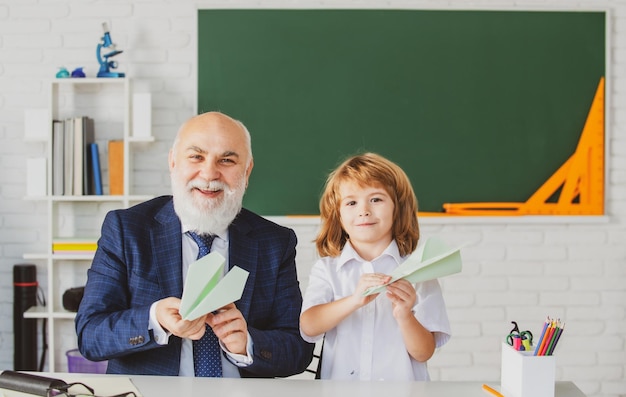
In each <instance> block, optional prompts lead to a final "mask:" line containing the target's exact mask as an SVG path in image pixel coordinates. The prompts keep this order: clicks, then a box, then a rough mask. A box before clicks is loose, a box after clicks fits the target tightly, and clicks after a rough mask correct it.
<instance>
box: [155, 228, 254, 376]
mask: <svg viewBox="0 0 626 397" xmlns="http://www.w3.org/2000/svg"><path fill="white" fill-rule="evenodd" d="M187 231H189V229H188V228H185V226H183V230H182V232H183V269H182V271H183V280H185V279H186V278H187V270H188V269H189V265H190V264H191V263H193V262H195V261H196V258H197V257H198V251H199V249H198V245H197V244H196V242H195V241H194V240H193V238H192V237H191V236H190V235H188V234H187V233H186V232H187ZM210 248H211V252H219V253H220V254H221V255H222V256H223V257H224V258H225V259H226V264H228V231H227V230H224V231H223V232H222V233H219V234H217V235H216V236H215V239H214V240H213V244H212V245H211V247H210ZM226 272H228V265H226V266H224V274H226ZM224 274H222V276H224ZM183 283H184V281H183ZM149 329H151V330H152V332H153V334H154V337H155V340H156V341H157V343H159V344H162V345H165V344H167V343H168V339H169V337H170V336H171V333H170V332H167V331H165V330H164V329H163V328H162V327H161V325H160V324H159V322H158V321H157V320H156V302H155V303H153V304H152V306H151V307H150V325H149ZM220 346H221V347H222V350H223V351H224V352H226V354H222V376H223V377H224V378H239V377H240V375H239V370H238V369H237V368H238V367H246V366H248V365H250V364H252V338H251V337H250V334H249V333H248V348H247V352H248V355H247V356H245V355H241V354H233V353H230V352H229V351H227V350H226V348H225V346H224V345H223V344H222V342H221V341H220ZM179 376H194V364H193V341H192V340H191V339H187V338H184V339H183V340H182V345H181V351H180V371H179Z"/></svg>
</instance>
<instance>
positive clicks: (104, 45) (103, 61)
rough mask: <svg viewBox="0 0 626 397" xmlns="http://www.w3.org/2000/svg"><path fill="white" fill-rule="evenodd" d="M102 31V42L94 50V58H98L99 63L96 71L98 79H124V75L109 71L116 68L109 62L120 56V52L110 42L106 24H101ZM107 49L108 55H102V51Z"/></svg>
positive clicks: (115, 63)
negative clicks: (98, 68)
mask: <svg viewBox="0 0 626 397" xmlns="http://www.w3.org/2000/svg"><path fill="white" fill-rule="evenodd" d="M102 29H103V30H104V36H102V42H101V43H99V44H98V48H97V50H96V56H97V57H98V63H100V70H99V71H98V77H125V74H124V73H121V72H112V71H111V69H116V68H117V62H115V61H112V60H109V58H113V57H114V56H116V55H118V54H121V53H122V52H123V51H122V50H117V49H116V48H115V44H114V43H113V41H112V40H111V34H110V33H109V27H108V25H107V23H106V22H104V23H103V24H102ZM103 49H108V50H107V51H109V52H108V53H105V54H103V53H102V50H103Z"/></svg>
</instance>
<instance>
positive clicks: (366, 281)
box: [352, 273, 391, 307]
mask: <svg viewBox="0 0 626 397" xmlns="http://www.w3.org/2000/svg"><path fill="white" fill-rule="evenodd" d="M389 280H391V276H388V275H386V274H382V273H365V274H363V275H362V276H361V278H359V283H358V284H357V286H356V289H355V290H354V293H353V294H352V299H353V301H354V302H355V304H356V305H357V306H359V307H360V306H365V305H367V304H368V303H370V302H371V301H373V300H374V299H376V297H377V296H378V294H372V295H368V296H363V293H364V292H365V291H366V290H367V289H368V288H371V287H377V286H379V285H382V284H385V283H387V282H388V281H389Z"/></svg>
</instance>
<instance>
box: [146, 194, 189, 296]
mask: <svg viewBox="0 0 626 397" xmlns="http://www.w3.org/2000/svg"><path fill="white" fill-rule="evenodd" d="M155 219H156V220H157V222H158V226H157V227H155V228H154V229H153V230H152V235H151V241H152V252H153V256H152V257H153V258H154V262H155V263H154V267H155V269H156V272H157V277H158V280H159V286H160V287H161V290H162V291H161V293H162V294H163V296H164V297H167V296H175V297H178V298H180V297H182V295H183V274H182V262H183V249H182V234H181V225H180V220H179V219H178V216H176V213H175V212H174V205H173V202H172V201H170V202H169V203H168V204H167V205H165V206H164V207H163V208H162V209H161V211H159V212H158V213H157V214H156V216H155Z"/></svg>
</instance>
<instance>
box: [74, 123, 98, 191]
mask: <svg viewBox="0 0 626 397" xmlns="http://www.w3.org/2000/svg"><path fill="white" fill-rule="evenodd" d="M73 123H74V188H73V192H74V195H75V196H82V195H84V194H89V192H88V190H89V189H88V186H89V183H90V173H89V170H88V169H89V168H90V164H89V162H88V161H87V160H88V159H87V157H88V153H89V152H88V150H89V149H90V147H89V145H90V144H91V143H92V142H93V141H94V129H93V119H90V118H89V117H76V118H74V119H73Z"/></svg>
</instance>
